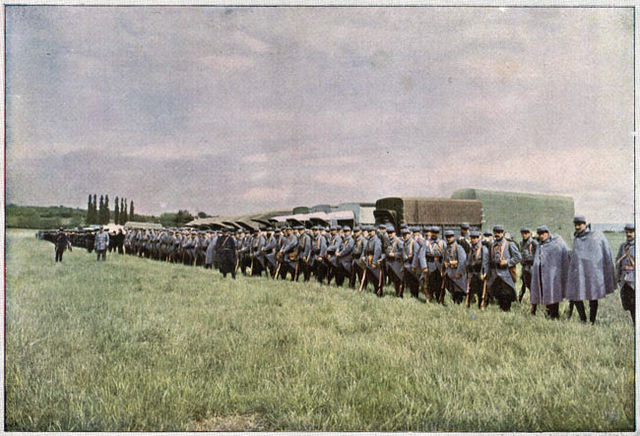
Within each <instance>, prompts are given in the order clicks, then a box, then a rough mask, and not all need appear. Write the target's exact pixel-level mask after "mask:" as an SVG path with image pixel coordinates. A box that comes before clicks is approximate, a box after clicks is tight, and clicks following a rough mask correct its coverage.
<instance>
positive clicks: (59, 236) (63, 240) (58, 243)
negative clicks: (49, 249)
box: [55, 227, 72, 262]
mask: <svg viewBox="0 0 640 436" xmlns="http://www.w3.org/2000/svg"><path fill="white" fill-rule="evenodd" d="M67 248H68V249H69V251H72V249H71V242H69V238H68V237H67V234H66V233H65V232H64V227H60V230H58V233H56V240H55V249H56V262H62V254H63V253H64V250H66V249H67Z"/></svg>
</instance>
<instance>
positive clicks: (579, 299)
mask: <svg viewBox="0 0 640 436" xmlns="http://www.w3.org/2000/svg"><path fill="white" fill-rule="evenodd" d="M573 223H574V227H575V230H576V231H575V233H574V239H573V252H572V253H571V258H570V261H569V275H568V278H567V299H569V300H570V301H571V302H573V305H574V306H575V308H576V310H577V311H578V315H580V321H582V322H587V316H586V313H585V309H584V301H585V300H588V301H589V321H591V324H594V323H595V322H596V315H597V313H598V300H599V299H601V298H604V297H605V296H607V295H608V294H611V293H613V291H614V290H615V288H616V282H615V273H614V268H613V254H612V253H611V246H610V245H609V241H607V239H606V238H605V237H604V235H603V234H602V233H601V232H599V231H592V230H591V227H590V226H587V220H586V219H585V217H584V216H582V215H578V216H576V217H575V218H574V219H573ZM570 311H571V309H570Z"/></svg>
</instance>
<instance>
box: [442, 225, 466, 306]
mask: <svg viewBox="0 0 640 436" xmlns="http://www.w3.org/2000/svg"><path fill="white" fill-rule="evenodd" d="M444 236H445V238H446V241H447V245H446V247H445V250H444V283H443V286H442V288H443V290H444V289H445V288H446V289H448V290H449V293H451V299H452V300H453V302H454V303H456V304H460V303H462V302H463V301H464V299H465V297H466V295H467V254H466V252H465V250H464V247H463V246H462V245H460V244H459V243H458V241H456V240H455V233H454V232H453V230H447V231H445V232H444Z"/></svg>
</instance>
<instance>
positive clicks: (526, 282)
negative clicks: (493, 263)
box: [518, 227, 553, 303]
mask: <svg viewBox="0 0 640 436" xmlns="http://www.w3.org/2000/svg"><path fill="white" fill-rule="evenodd" d="M520 234H521V235H522V242H521V243H520V254H522V274H521V276H520V278H521V279H522V286H521V287H520V295H519V296H518V301H519V302H520V303H522V297H524V294H525V292H526V291H527V288H529V289H531V266H532V265H533V261H534V259H535V256H536V250H537V249H538V241H536V240H535V239H534V238H532V237H531V230H530V229H529V228H527V227H523V228H521V229H520ZM548 236H549V232H547V237H548ZM552 239H553V238H552Z"/></svg>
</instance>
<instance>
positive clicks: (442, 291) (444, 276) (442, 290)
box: [438, 269, 447, 303]
mask: <svg viewBox="0 0 640 436" xmlns="http://www.w3.org/2000/svg"><path fill="white" fill-rule="evenodd" d="M443 272H444V274H442V273H441V274H442V285H441V286H440V295H439V296H438V303H444V294H445V292H446V291H445V285H446V283H447V271H446V269H445V270H443Z"/></svg>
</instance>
